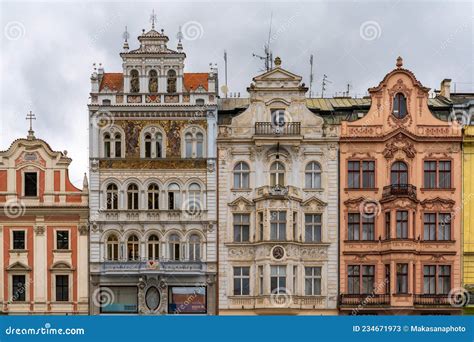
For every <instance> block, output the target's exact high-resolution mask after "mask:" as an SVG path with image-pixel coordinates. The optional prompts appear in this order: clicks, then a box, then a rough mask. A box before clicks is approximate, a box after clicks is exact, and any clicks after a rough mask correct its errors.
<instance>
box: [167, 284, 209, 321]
mask: <svg viewBox="0 0 474 342" xmlns="http://www.w3.org/2000/svg"><path fill="white" fill-rule="evenodd" d="M169 291H170V293H169V305H168V313H174V314H205V313H206V312H207V300H206V287H204V286H202V287H182V286H174V287H171V288H170V290H169Z"/></svg>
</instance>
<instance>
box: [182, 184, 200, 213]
mask: <svg viewBox="0 0 474 342" xmlns="http://www.w3.org/2000/svg"><path fill="white" fill-rule="evenodd" d="M186 210H188V212H190V213H192V214H196V213H198V212H200V211H201V187H200V186H199V184H197V183H192V184H191V185H189V189H188V208H186Z"/></svg>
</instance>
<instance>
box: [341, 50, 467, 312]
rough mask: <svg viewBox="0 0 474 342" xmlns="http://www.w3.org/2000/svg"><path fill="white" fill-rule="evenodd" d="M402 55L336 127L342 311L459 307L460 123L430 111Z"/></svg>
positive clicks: (450, 309) (452, 309) (425, 92)
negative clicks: (365, 107)
mask: <svg viewBox="0 0 474 342" xmlns="http://www.w3.org/2000/svg"><path fill="white" fill-rule="evenodd" d="M428 91H429V89H428V88H426V87H424V86H423V85H422V84H421V83H420V82H419V81H418V80H417V79H416V78H415V76H414V74H413V73H412V72H411V71H409V70H407V69H404V68H403V63H402V59H401V58H398V59H397V67H396V68H395V69H394V70H392V71H391V72H390V73H388V74H387V75H386V76H385V78H384V79H383V80H382V81H381V82H380V84H379V85H378V86H377V87H374V88H370V89H369V93H370V96H371V98H372V105H371V107H370V110H369V112H368V113H367V114H366V115H365V116H364V117H363V118H361V119H358V120H356V121H352V122H348V121H344V122H342V125H341V140H340V296H339V307H340V310H341V313H342V314H423V313H427V314H429V313H444V314H459V313H460V312H461V311H460V308H459V307H457V306H456V303H454V302H453V301H452V300H451V299H450V298H451V296H450V295H452V294H453V293H455V292H456V291H457V290H458V288H459V287H460V286H461V263H460V261H461V227H462V215H461V211H460V210H461V206H462V204H461V199H462V197H461V196H462V174H461V170H462V155H461V141H462V139H461V129H460V128H459V127H458V126H457V124H453V123H450V122H446V121H442V120H439V119H438V118H436V117H435V116H434V115H433V114H432V113H431V112H430V109H429V107H428Z"/></svg>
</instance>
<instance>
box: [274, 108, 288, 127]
mask: <svg viewBox="0 0 474 342" xmlns="http://www.w3.org/2000/svg"><path fill="white" fill-rule="evenodd" d="M284 125H285V110H284V109H272V126H274V127H282V126H284Z"/></svg>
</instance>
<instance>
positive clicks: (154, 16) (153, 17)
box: [150, 9, 156, 30]
mask: <svg viewBox="0 0 474 342" xmlns="http://www.w3.org/2000/svg"><path fill="white" fill-rule="evenodd" d="M155 21H156V14H155V9H153V11H152V12H151V15H150V22H151V29H152V30H154V29H155Z"/></svg>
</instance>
